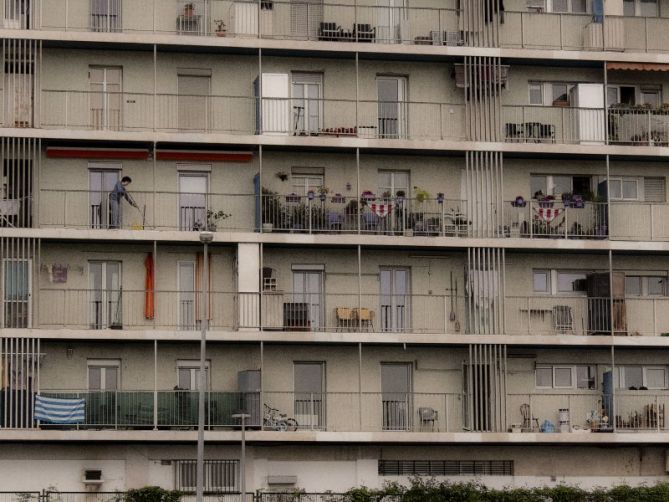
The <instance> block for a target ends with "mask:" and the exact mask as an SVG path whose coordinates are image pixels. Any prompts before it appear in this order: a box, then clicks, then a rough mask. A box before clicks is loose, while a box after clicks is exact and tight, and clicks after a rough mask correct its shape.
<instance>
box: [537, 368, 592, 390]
mask: <svg viewBox="0 0 669 502" xmlns="http://www.w3.org/2000/svg"><path fill="white" fill-rule="evenodd" d="M596 374H597V370H596V367H595V366H590V365H584V364H577V365H541V366H537V367H536V369H535V386H536V387H537V388H538V389H582V390H594V389H596V388H597V387H596V378H595V375H596Z"/></svg>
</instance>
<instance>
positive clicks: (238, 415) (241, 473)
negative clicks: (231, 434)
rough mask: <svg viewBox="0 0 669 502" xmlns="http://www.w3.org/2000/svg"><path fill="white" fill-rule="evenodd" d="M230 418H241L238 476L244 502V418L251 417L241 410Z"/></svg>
mask: <svg viewBox="0 0 669 502" xmlns="http://www.w3.org/2000/svg"><path fill="white" fill-rule="evenodd" d="M232 418H240V419H241V420H242V454H241V456H240V459H239V477H240V489H241V492H242V502H244V497H246V419H247V418H251V415H249V414H248V413H245V412H244V411H241V412H239V413H235V414H234V415H232Z"/></svg>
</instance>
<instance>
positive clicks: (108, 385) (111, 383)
mask: <svg viewBox="0 0 669 502" xmlns="http://www.w3.org/2000/svg"><path fill="white" fill-rule="evenodd" d="M117 383H118V368H115V367H111V368H105V390H116V387H117V385H116V384H117Z"/></svg>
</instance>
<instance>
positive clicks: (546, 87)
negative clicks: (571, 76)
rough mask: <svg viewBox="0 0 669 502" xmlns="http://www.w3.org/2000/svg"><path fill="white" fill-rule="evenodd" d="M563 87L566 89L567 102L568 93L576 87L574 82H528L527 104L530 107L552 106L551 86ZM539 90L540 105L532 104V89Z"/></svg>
mask: <svg viewBox="0 0 669 502" xmlns="http://www.w3.org/2000/svg"><path fill="white" fill-rule="evenodd" d="M554 85H564V86H566V87H567V99H568V100H569V93H570V92H571V90H572V89H573V88H574V87H576V85H577V84H575V83H574V82H544V81H537V80H534V81H530V82H528V85H527V102H528V103H529V104H530V106H554V105H553V102H554V101H555V100H554V99H553V86H554ZM537 87H538V88H539V91H540V93H541V103H532V88H534V89H536V88H537Z"/></svg>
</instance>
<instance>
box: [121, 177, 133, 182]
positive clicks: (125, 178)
mask: <svg viewBox="0 0 669 502" xmlns="http://www.w3.org/2000/svg"><path fill="white" fill-rule="evenodd" d="M126 181H127V182H128V183H132V178H130V176H123V178H121V183H124V182H126Z"/></svg>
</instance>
